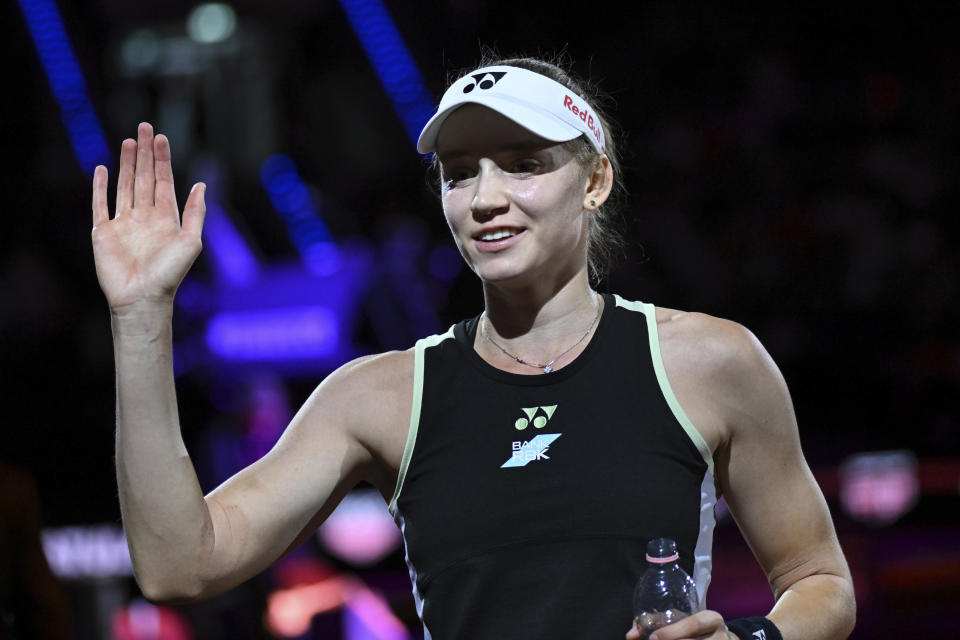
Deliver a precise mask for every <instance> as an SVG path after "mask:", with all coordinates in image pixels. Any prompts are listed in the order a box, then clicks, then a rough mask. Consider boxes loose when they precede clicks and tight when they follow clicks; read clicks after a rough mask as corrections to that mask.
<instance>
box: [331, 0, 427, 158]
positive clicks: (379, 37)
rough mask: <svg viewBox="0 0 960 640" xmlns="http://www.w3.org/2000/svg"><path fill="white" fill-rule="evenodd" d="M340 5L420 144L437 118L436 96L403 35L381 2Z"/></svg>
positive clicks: (352, 1)
mask: <svg viewBox="0 0 960 640" xmlns="http://www.w3.org/2000/svg"><path fill="white" fill-rule="evenodd" d="M340 5H341V6H342V7H343V10H344V12H346V14H347V19H348V20H349V21H350V26H352V27H353V31H354V32H355V33H356V34H357V38H358V39H359V40H360V44H361V45H362V46H363V49H364V51H365V52H366V54H367V58H369V59H370V63H371V64H372V65H373V68H374V71H376V72H377V76H378V77H379V78H380V83H381V84H382V85H383V88H384V90H386V92H387V95H388V96H389V97H390V100H391V101H392V102H393V108H394V110H395V111H396V112H397V115H398V116H400V119H401V120H402V121H403V126H404V128H405V129H406V131H407V135H408V136H409V137H410V139H411V140H412V141H413V142H414V143H416V141H417V138H418V137H419V135H420V130H421V129H422V128H423V125H425V124H426V123H427V120H429V119H430V116H431V115H433V106H434V103H433V96H432V95H431V94H430V92H429V91H427V89H426V87H424V85H423V80H422V78H421V76H420V71H419V70H418V69H417V65H416V64H415V63H414V61H413V58H412V57H411V56H410V52H409V51H408V50H407V47H406V45H405V44H404V43H403V38H402V37H401V36H400V32H399V31H397V27H396V25H394V24H393V20H392V19H391V18H390V14H389V13H387V9H386V8H385V7H384V6H383V2H381V1H380V0H340Z"/></svg>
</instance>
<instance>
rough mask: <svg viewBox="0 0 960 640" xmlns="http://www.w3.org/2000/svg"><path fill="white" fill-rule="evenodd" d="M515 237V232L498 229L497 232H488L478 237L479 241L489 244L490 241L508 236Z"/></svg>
mask: <svg viewBox="0 0 960 640" xmlns="http://www.w3.org/2000/svg"><path fill="white" fill-rule="evenodd" d="M515 235H517V232H516V231H510V230H508V229H499V230H497V231H488V232H487V233H485V234H483V235H482V236H480V239H481V240H483V241H484V242H490V241H492V240H502V239H503V238H509V237H510V236H515Z"/></svg>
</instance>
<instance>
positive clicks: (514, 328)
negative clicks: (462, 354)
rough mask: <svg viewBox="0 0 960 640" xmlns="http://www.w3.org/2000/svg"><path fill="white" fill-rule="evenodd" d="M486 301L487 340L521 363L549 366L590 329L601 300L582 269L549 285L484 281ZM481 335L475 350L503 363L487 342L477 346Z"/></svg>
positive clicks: (574, 354)
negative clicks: (505, 283)
mask: <svg viewBox="0 0 960 640" xmlns="http://www.w3.org/2000/svg"><path fill="white" fill-rule="evenodd" d="M484 302H485V311H484V314H485V316H486V318H485V325H486V328H485V330H486V333H487V336H488V337H490V338H492V339H493V340H494V341H496V342H497V343H498V344H499V345H500V346H502V347H504V348H506V349H507V350H509V351H510V352H511V353H512V354H514V355H516V356H519V357H521V358H523V359H524V360H527V361H536V362H549V361H550V360H551V359H553V358H556V357H557V356H558V355H559V354H560V353H561V352H563V350H564V349H568V348H570V347H571V345H573V344H574V343H575V342H576V341H577V340H578V339H580V338H581V337H582V336H583V334H584V332H585V331H587V329H588V328H589V327H591V324H592V323H593V321H594V320H595V319H596V317H597V313H598V311H599V306H598V305H600V304H601V299H600V297H599V296H597V295H596V294H595V293H594V291H593V290H592V289H591V288H590V283H589V280H588V278H587V274H586V270H585V269H584V270H583V271H581V272H578V273H577V274H576V275H575V276H574V277H573V278H570V279H569V280H566V281H563V282H558V283H554V284H553V286H547V283H538V284H534V285H529V286H526V287H520V288H507V287H503V286H498V285H496V284H495V283H484ZM482 337H483V336H481V332H480V331H478V332H477V341H476V342H475V346H476V348H477V349H478V352H479V353H480V354H481V355H484V357H487V359H488V360H491V361H494V358H496V359H497V360H499V359H501V358H502V357H503V355H504V354H502V353H501V352H500V351H499V350H497V348H496V347H495V346H494V345H491V344H483V343H485V342H487V341H486V340H483V341H482V342H481V339H482ZM587 342H588V340H586V339H585V340H584V341H583V344H582V345H578V346H579V347H580V349H574V350H573V351H572V352H571V354H570V358H569V359H572V357H575V356H576V354H577V353H579V351H580V350H582V348H583V347H585V346H586V343H587ZM488 356H489V357H488ZM564 359H565V360H566V359H568V358H564ZM561 364H563V363H561Z"/></svg>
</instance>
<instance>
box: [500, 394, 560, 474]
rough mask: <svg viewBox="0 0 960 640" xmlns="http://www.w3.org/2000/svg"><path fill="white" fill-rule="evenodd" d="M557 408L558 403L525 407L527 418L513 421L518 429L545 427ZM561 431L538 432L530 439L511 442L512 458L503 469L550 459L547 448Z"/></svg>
mask: <svg viewBox="0 0 960 640" xmlns="http://www.w3.org/2000/svg"><path fill="white" fill-rule="evenodd" d="M556 410H557V405H555V404H554V405H550V406H548V407H529V408H527V407H525V408H524V409H523V413H524V414H525V415H526V417H525V418H517V420H516V422H514V423H513V426H514V428H515V429H516V430H517V431H525V430H526V429H527V427H529V426H531V425H532V426H533V428H534V429H543V428H544V427H545V426H547V423H548V422H550V418H552V417H553V413H554V412H555V411H556ZM561 435H562V434H559V433H538V434H537V435H535V436H534V437H533V438H532V439H530V440H514V441H513V443H512V444H511V451H510V459H509V460H507V461H506V462H504V463H503V464H502V465H500V468H501V469H506V468H508V467H525V466H527V465H528V464H529V463H531V462H540V461H543V460H549V459H550V456H548V455H547V450H548V449H549V448H550V445H551V444H553V441H554V440H556V439H557V438H559V437H560V436H561Z"/></svg>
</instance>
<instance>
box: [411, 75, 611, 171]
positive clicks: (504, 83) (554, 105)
mask: <svg viewBox="0 0 960 640" xmlns="http://www.w3.org/2000/svg"><path fill="white" fill-rule="evenodd" d="M471 103H472V104H479V105H483V106H485V107H487V108H489V109H493V110H494V111H496V112H497V113H499V114H501V115H502V116H504V117H507V118H509V119H510V120H513V121H514V122H516V123H517V124H519V125H520V126H521V127H523V128H525V129H527V130H529V131H532V132H533V133H535V134H536V135H538V136H540V137H541V138H545V139H547V140H551V141H553V142H567V141H568V140H573V139H574V138H578V137H580V136H581V135H586V136H587V139H588V140H590V143H591V144H592V145H593V147H594V148H595V149H596V150H597V152H598V153H604V150H605V148H606V147H605V142H604V134H603V126H602V125H601V124H600V119H599V118H598V117H597V115H596V114H595V112H594V111H593V108H592V107H591V106H590V105H589V104H588V103H587V101H586V100H584V99H583V98H582V97H580V96H578V95H577V94H575V93H573V92H572V91H571V90H570V89H568V88H567V87H565V86H564V85H562V84H560V83H559V82H556V81H555V80H551V79H550V78H548V77H546V76H543V75H540V74H539V73H536V72H534V71H530V70H529V69H521V68H520V67H508V66H499V65H498V66H493V67H484V68H482V69H477V70H476V71H473V72H472V73H469V74H467V75H465V76H463V77H462V78H460V79H459V80H457V81H456V82H454V83H453V84H452V85H450V88H449V89H447V92H446V93H444V94H443V98H442V99H441V100H440V105H439V106H438V107H437V112H436V113H435V114H434V116H433V117H432V118H430V121H429V122H427V124H426V126H425V127H424V128H423V132H421V134H420V140H419V141H418V142H417V150H418V151H419V152H420V153H427V152H428V151H436V149H437V137H438V135H439V134H440V130H441V129H442V128H443V123H444V122H445V121H446V119H447V117H449V116H450V114H451V113H453V112H454V111H455V110H456V109H457V108H458V107H461V106H463V105H464V104H471Z"/></svg>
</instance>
